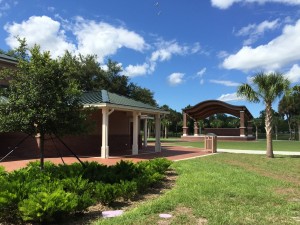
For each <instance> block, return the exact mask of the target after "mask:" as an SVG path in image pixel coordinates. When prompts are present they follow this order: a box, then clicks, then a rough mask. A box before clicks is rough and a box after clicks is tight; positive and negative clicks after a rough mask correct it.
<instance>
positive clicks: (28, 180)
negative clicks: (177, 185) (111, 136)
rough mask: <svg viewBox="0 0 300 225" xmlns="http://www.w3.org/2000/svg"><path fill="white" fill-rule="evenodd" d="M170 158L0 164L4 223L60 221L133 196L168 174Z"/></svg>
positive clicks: (0, 199)
mask: <svg viewBox="0 0 300 225" xmlns="http://www.w3.org/2000/svg"><path fill="white" fill-rule="evenodd" d="M170 165H171V162H170V161H168V160H165V159H154V160H150V161H144V162H140V163H137V164H134V163H132V162H130V161H120V162H119V163H117V164H116V165H114V166H109V167H108V166H105V165H101V164H98V163H96V162H90V163H85V166H84V167H83V166H82V165H81V164H79V163H74V164H72V165H58V166H57V165H55V164H53V163H50V162H45V168H44V170H43V171H41V170H40V167H39V162H33V163H29V164H28V165H27V167H25V168H22V169H19V170H16V171H13V172H11V173H7V172H5V170H4V169H3V168H2V167H0V184H1V185H0V209H1V210H0V222H2V221H3V222H12V223H16V222H22V221H23V222H24V221H29V222H33V223H35V222H42V223H44V222H56V221H57V220H59V219H61V217H62V216H63V215H69V214H72V213H75V212H82V211H84V210H86V209H87V208H88V207H89V206H91V205H93V204H95V203H96V202H100V203H102V204H108V205H109V204H111V203H113V202H114V201H116V200H121V199H122V200H124V201H127V200H129V199H133V198H134V197H135V196H136V194H137V193H139V192H143V191H145V190H146V189H147V188H149V187H151V186H152V185H153V184H155V183H157V182H159V181H160V180H161V179H163V177H164V173H165V171H166V170H167V169H168V167H169V166H170Z"/></svg>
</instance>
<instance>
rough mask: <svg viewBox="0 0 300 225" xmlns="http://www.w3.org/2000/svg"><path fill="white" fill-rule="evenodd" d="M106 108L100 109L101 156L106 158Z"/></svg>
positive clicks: (107, 149)
mask: <svg viewBox="0 0 300 225" xmlns="http://www.w3.org/2000/svg"><path fill="white" fill-rule="evenodd" d="M108 152H109V147H108V108H103V109H102V146H101V158H104V159H106V158H108V155H109V154H108Z"/></svg>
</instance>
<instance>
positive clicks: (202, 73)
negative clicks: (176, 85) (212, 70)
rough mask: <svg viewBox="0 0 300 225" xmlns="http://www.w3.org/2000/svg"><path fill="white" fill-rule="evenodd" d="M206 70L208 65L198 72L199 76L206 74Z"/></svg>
mask: <svg viewBox="0 0 300 225" xmlns="http://www.w3.org/2000/svg"><path fill="white" fill-rule="evenodd" d="M205 72H206V67H204V68H203V69H201V70H200V71H199V72H197V76H199V77H202V76H203V75H204V73H205Z"/></svg>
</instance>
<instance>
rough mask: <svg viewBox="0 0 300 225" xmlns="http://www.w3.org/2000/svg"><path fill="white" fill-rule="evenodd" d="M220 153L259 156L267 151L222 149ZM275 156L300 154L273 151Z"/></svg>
mask: <svg viewBox="0 0 300 225" xmlns="http://www.w3.org/2000/svg"><path fill="white" fill-rule="evenodd" d="M217 152H218V153H223V152H227V153H241V154H258V155H265V154H266V151H265V150H237V149H220V148H218V150H217ZM273 153H274V155H292V156H300V152H287V151H273Z"/></svg>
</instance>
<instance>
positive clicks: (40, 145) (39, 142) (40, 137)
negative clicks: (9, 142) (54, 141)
mask: <svg viewBox="0 0 300 225" xmlns="http://www.w3.org/2000/svg"><path fill="white" fill-rule="evenodd" d="M35 138H36V142H37V145H38V148H39V150H40V168H41V170H44V157H45V155H44V140H45V135H44V133H38V134H37V135H36V136H35Z"/></svg>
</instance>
